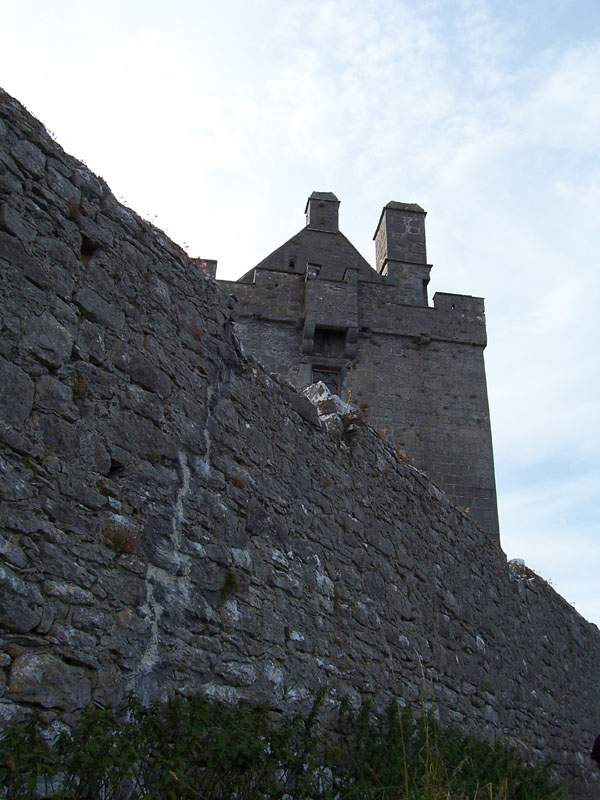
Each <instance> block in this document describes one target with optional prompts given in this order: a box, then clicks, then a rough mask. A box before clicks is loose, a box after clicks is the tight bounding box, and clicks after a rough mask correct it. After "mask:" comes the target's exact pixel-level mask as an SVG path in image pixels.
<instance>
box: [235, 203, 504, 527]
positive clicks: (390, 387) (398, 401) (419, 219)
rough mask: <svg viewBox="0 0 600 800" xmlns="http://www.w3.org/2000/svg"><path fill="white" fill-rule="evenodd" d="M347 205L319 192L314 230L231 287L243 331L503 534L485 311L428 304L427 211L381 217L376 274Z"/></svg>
mask: <svg viewBox="0 0 600 800" xmlns="http://www.w3.org/2000/svg"><path fill="white" fill-rule="evenodd" d="M339 205H340V203H339V200H338V199H337V197H336V196H335V195H334V194H333V193H332V192H313V193H312V194H311V196H310V197H309V198H308V201H307V204H306V209H305V210H306V227H305V228H303V229H302V230H301V231H299V232H298V233H297V234H296V235H295V236H293V237H292V238H291V239H289V240H288V241H287V242H285V243H284V244H283V245H281V246H280V247H278V248H277V249H276V250H274V251H273V252H272V253H271V254H270V255H269V256H267V257H266V258H265V259H264V260H263V261H261V262H260V263H259V264H257V265H256V267H254V268H253V269H251V270H250V271H249V272H247V273H246V274H245V275H244V276H243V277H242V278H240V280H239V281H235V282H234V281H221V286H222V287H223V288H224V289H226V290H227V291H228V292H229V293H230V294H231V295H232V296H233V297H234V298H235V299H236V301H237V305H236V328H237V332H238V334H239V336H240V338H241V340H242V341H243V343H244V346H245V348H246V350H247V351H248V352H250V353H252V354H253V355H255V356H256V357H257V358H258V359H259V360H260V361H261V362H262V363H263V364H264V365H265V367H267V369H269V370H270V371H271V372H277V373H279V374H281V375H282V376H283V377H285V378H286V379H287V380H289V381H290V382H291V383H293V384H294V385H295V386H296V387H297V388H298V389H299V390H302V389H304V388H306V387H307V386H308V385H310V384H311V383H312V382H313V381H314V380H317V379H318V380H323V381H324V382H325V383H326V384H327V385H328V386H329V387H330V388H332V390H333V391H335V392H337V393H339V394H340V396H341V397H342V398H343V399H345V400H349V401H352V402H354V403H357V404H359V405H361V406H362V407H363V408H364V411H365V415H366V417H367V419H368V420H369V421H370V422H371V423H372V424H373V425H374V426H375V427H377V428H378V429H379V430H381V431H385V435H386V436H387V437H388V438H389V439H391V441H393V442H394V444H395V445H396V446H397V447H398V448H400V449H401V450H403V451H405V452H406V453H407V454H408V455H409V456H410V457H411V458H414V460H415V462H416V463H417V464H418V465H419V466H420V467H421V468H422V469H423V470H425V471H426V472H427V473H428V474H429V475H430V476H431V477H432V478H434V480H436V481H438V482H439V484H440V485H441V486H442V487H443V488H444V489H445V490H446V491H447V492H448V493H449V494H450V495H451V496H452V497H453V498H454V499H455V500H456V502H458V503H460V504H461V505H463V506H464V507H465V508H469V509H471V511H472V513H473V514H474V515H475V517H476V518H477V519H478V520H479V521H480V523H481V524H482V525H483V526H484V527H485V528H486V529H487V530H488V531H490V532H491V533H492V534H494V535H497V533H498V516H497V509H496V489H495V478H494V463H493V454H492V440H491V432H490V422H489V411H488V404H487V388H486V381H485V368H484V363H483V349H484V347H485V345H486V342H487V339H486V330H485V313H484V303H483V300H482V299H481V298H478V297H469V296H463V295H456V294H446V293H442V292H437V293H436V295H435V297H434V302H433V306H430V305H429V303H428V297H427V285H428V283H429V274H430V271H431V265H430V264H428V263H427V251H426V242H425V216H426V212H425V211H424V209H422V208H421V206H419V205H417V204H416V203H399V202H390V203H387V205H386V206H385V207H384V208H383V210H382V212H381V215H380V218H379V222H378V225H377V230H376V233H375V237H374V239H375V258H376V268H375V269H374V268H373V267H371V266H370V265H369V264H368V262H367V261H365V259H364V258H363V257H362V256H361V255H360V253H359V252H358V250H356V248H355V247H354V246H353V245H352V244H351V243H350V242H349V241H348V239H347V238H346V237H345V236H344V234H343V233H342V232H341V231H340V230H339V224H338V221H339V220H338V216H339Z"/></svg>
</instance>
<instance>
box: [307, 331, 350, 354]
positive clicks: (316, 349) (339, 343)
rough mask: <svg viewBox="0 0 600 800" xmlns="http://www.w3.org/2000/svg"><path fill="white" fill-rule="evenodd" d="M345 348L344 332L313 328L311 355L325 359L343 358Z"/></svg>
mask: <svg viewBox="0 0 600 800" xmlns="http://www.w3.org/2000/svg"><path fill="white" fill-rule="evenodd" d="M345 347H346V331H339V330H338V331H333V330H329V329H328V328H319V327H316V328H315V337H314V344H313V353H314V354H315V355H317V356H324V357H325V358H343V356H344V348H345Z"/></svg>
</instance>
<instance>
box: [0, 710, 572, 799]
mask: <svg viewBox="0 0 600 800" xmlns="http://www.w3.org/2000/svg"><path fill="white" fill-rule="evenodd" d="M326 716H327V719H331V716H330V713H329V714H328V715H326V714H325V711H324V707H323V704H322V702H321V698H319V699H318V700H317V702H315V704H314V706H313V709H312V711H311V712H310V713H309V714H307V715H296V716H294V717H280V716H278V715H276V714H275V713H274V712H273V711H270V710H269V709H267V708H264V707H259V706H250V705H246V704H240V705H239V706H236V707H228V706H224V705H222V704H220V703H217V702H216V701H214V700H211V699H209V698H207V697H205V696H202V695H197V696H195V697H191V698H189V699H181V698H180V699H176V700H173V701H171V702H169V703H167V704H165V705H160V706H159V705H157V706H154V707H152V708H144V707H143V706H142V705H141V704H140V703H139V701H137V700H136V699H135V698H130V699H129V700H128V702H127V704H126V705H125V706H124V707H123V708H120V709H116V710H113V709H98V708H89V709H88V710H87V711H85V712H84V713H83V714H82V716H81V717H80V719H79V722H78V724H77V727H76V728H75V729H74V730H72V731H67V730H66V729H65V730H64V731H63V732H61V733H58V734H56V733H55V734H54V735H53V736H52V735H50V734H49V733H43V729H42V727H41V725H40V723H39V721H38V720H37V719H36V717H35V716H34V715H31V716H30V717H28V719H27V720H26V721H25V722H23V723H20V724H15V725H12V726H11V727H9V728H8V729H7V730H6V731H5V733H4V736H3V738H2V739H1V740H0V787H1V789H0V796H1V797H3V798H6V800H16V798H34V797H52V798H59V799H60V800H67V798H68V800H92V798H94V799H95V798H102V800H112V798H114V799H115V800H116V798H122V799H123V800H125V799H127V800H134V799H135V800H137V798H154V799H155V800H159V798H160V799H161V800H171V799H173V800H175V799H176V800H187V799H188V798H189V800H200V799H201V800H230V799H231V798H235V799H236V800H267V798H268V799H269V800H271V798H281V800H300V798H306V799H307V800H308V798H311V799H312V800H317V799H319V800H550V799H551V798H558V797H560V796H561V790H560V788H559V787H553V786H552V784H551V781H550V778H549V774H548V769H547V768H544V769H533V768H530V767H527V766H526V765H525V763H524V762H523V760H522V759H521V758H520V757H519V756H518V755H517V754H516V753H514V752H513V751H511V750H509V749H506V748H504V747H499V746H495V747H492V746H491V745H490V744H488V743H485V742H481V741H476V740H474V739H472V738H469V737H465V736H463V735H460V734H457V733H456V732H453V731H446V732H442V731H440V729H439V728H438V726H437V725H436V724H435V722H433V721H432V720H431V719H428V718H423V719H420V720H414V719H413V718H412V717H411V715H410V713H408V712H406V711H403V710H401V709H400V708H399V707H398V706H397V705H396V704H392V705H391V706H390V707H389V708H388V709H387V711H386V712H385V713H384V714H383V715H381V716H379V717H377V716H376V715H374V714H373V713H372V712H371V710H370V707H369V706H368V705H363V707H362V708H361V709H360V710H359V711H358V712H356V713H355V712H352V711H351V710H350V708H349V707H348V705H347V704H346V703H344V702H343V703H341V705H340V707H339V709H338V711H337V712H336V716H335V718H336V719H337V723H336V725H335V730H334V731H333V732H325V731H324V728H323V721H324V719H325V718H326Z"/></svg>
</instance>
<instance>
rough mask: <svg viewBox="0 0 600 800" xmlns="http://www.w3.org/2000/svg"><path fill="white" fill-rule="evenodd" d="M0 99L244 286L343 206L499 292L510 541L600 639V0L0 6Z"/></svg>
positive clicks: (439, 281)
mask: <svg viewBox="0 0 600 800" xmlns="http://www.w3.org/2000/svg"><path fill="white" fill-rule="evenodd" d="M2 27H3V44H2V48H1V49H0V84H1V85H2V86H3V87H4V88H5V89H6V90H7V91H9V92H11V93H12V94H14V95H15V96H16V97H18V99H19V100H21V101H22V102H23V103H24V104H25V105H26V106H27V107H28V108H29V109H30V111H32V112H33V113H34V114H36V116H38V117H39V118H40V119H41V120H42V121H43V122H44V123H45V124H46V126H47V127H48V128H49V129H50V130H52V131H53V132H54V134H55V135H56V137H57V139H58V141H59V142H60V143H61V144H62V145H63V147H64V148H65V149H66V150H68V151H69V152H71V153H73V154H74V155H76V156H77V157H79V158H82V159H83V160H85V161H86V163H87V164H88V165H89V166H90V168H91V169H92V170H94V171H95V172H96V173H98V174H101V175H102V176H103V177H104V178H105V179H106V180H107V181H108V183H109V185H110V186H111V188H112V189H113V191H114V192H115V194H116V195H117V196H118V197H120V198H121V199H123V200H124V201H125V202H127V204H128V205H130V206H131V207H132V208H134V209H135V210H136V211H138V212H139V213H141V214H142V215H143V216H146V217H147V218H148V219H151V220H152V221H153V222H155V223H156V224H157V225H159V226H160V227H162V228H164V229H165V230H166V231H167V232H168V234H169V235H170V236H171V237H172V238H173V239H175V241H177V242H179V243H180V244H183V245H185V246H186V247H187V249H188V251H189V252H190V254H191V255H194V256H196V255H199V256H202V257H205V258H216V259H218V261H219V272H218V274H219V276H220V277H225V278H234V277H237V276H238V275H240V274H242V273H243V272H245V271H246V270H247V269H249V268H250V267H252V266H253V265H254V264H255V263H257V262H258V261H259V260H261V259H262V258H263V257H264V256H265V255H266V254H267V253H269V252H270V251H271V250H273V249H274V248H275V247H276V246H278V245H279V244H280V243H281V242H282V241H284V240H285V239H287V238H289V236H291V235H292V234H293V233H294V232H295V231H296V230H298V229H299V228H301V227H302V225H303V210H304V204H305V201H306V198H307V196H308V195H309V194H310V192H311V191H313V190H320V191H333V192H335V193H336V194H337V196H338V197H339V198H340V200H341V201H342V204H341V209H340V224H341V227H342V230H343V231H344V233H346V235H347V236H348V237H349V238H350V239H351V241H352V242H353V243H354V244H355V245H356V246H357V247H358V248H359V250H360V251H361V252H362V253H363V255H364V256H365V257H366V258H367V259H368V260H369V261H370V262H371V263H372V262H373V260H374V258H373V242H372V236H373V232H374V229H375V225H376V223H377V220H378V217H379V213H380V211H381V208H382V206H383V205H384V204H385V203H387V202H388V201H389V200H401V201H406V202H417V203H419V204H420V205H422V206H423V207H424V208H425V209H426V210H427V211H428V217H427V239H428V256H429V261H430V262H431V263H432V264H433V265H434V268H433V270H432V283H431V289H432V292H435V291H449V292H462V293H464V294H472V295H478V296H483V297H485V299H486V312H487V323H488V337H489V346H488V349H487V351H486V363H487V372H488V388H489V395H490V407H491V415H492V428H493V436H494V448H495V456H496V471H497V482H498V492H499V510H500V525H501V531H502V546H503V548H504V550H505V552H506V553H507V555H508V556H509V557H510V558H512V557H518V558H524V559H525V561H526V563H527V564H528V565H529V566H530V567H531V568H533V569H534V570H536V571H537V572H539V573H540V574H541V575H542V576H543V577H544V578H546V579H547V580H549V581H550V582H551V583H552V584H553V585H554V587H555V588H556V589H557V590H558V591H559V592H560V593H561V594H562V595H563V596H564V597H565V598H566V599H567V600H568V601H569V602H571V603H573V604H574V605H575V607H576V608H577V610H578V611H580V613H582V614H583V615H584V616H585V617H587V618H588V619H590V620H592V621H594V622H596V623H597V624H600V587H599V586H598V580H597V571H598V564H599V563H600V537H599V535H598V533H599V531H598V521H599V511H598V509H599V508H600V497H599V494H600V492H599V488H598V487H599V485H600V457H599V453H600V425H599V422H598V420H599V411H600V400H599V395H600V385H599V384H600V380H599V374H600V370H599V361H600V356H599V353H598V343H599V340H600V336H599V334H600V314H599V313H598V308H597V306H598V304H599V302H600V277H599V274H600V228H599V213H598V209H599V207H600V157H599V142H600V4H599V3H598V2H597V0H543V1H542V0H528V2H526V3H524V2H522V0H520V2H515V1H514V0H422V1H421V2H419V3H415V2H412V1H409V0H360V1H355V0H318V1H317V0H303V1H302V2H300V0H278V1H276V0H246V1H245V2H242V1H241V0H231V2H225V3H220V4H216V3H214V2H210V3H209V2H205V0H197V1H196V2H185V1H184V0H174V2H170V3H169V4H167V3H164V2H144V3H141V2H132V1H131V0H121V1H120V2H118V3H117V2H103V3H101V4H93V3H88V2H85V0H79V2H67V1H66V0H54V2H52V3H47V2H41V0H33V2H28V1H27V0H19V2H14V0H4V2H3V4H2Z"/></svg>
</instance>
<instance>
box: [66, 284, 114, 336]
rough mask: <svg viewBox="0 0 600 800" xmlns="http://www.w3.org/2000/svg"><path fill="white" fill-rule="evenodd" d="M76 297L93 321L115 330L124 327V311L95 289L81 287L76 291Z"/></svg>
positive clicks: (84, 311) (78, 303)
mask: <svg viewBox="0 0 600 800" xmlns="http://www.w3.org/2000/svg"><path fill="white" fill-rule="evenodd" d="M74 299H75V302H76V303H77V305H78V306H79V308H80V309H81V310H82V311H83V313H84V314H85V315H86V316H87V317H88V319H90V320H91V321H92V322H99V323H101V324H102V325H108V326H109V327H110V328H113V329H114V330H115V331H119V330H121V328H122V327H123V325H124V323H125V317H124V315H123V312H122V311H121V310H120V309H118V308H115V306H113V305H112V304H111V303H107V302H106V300H103V299H102V297H100V295H99V294H98V293H97V292H95V291H94V290H93V289H89V288H83V289H79V291H78V292H76V293H75V298H74Z"/></svg>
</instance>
